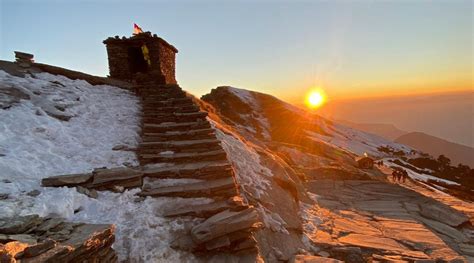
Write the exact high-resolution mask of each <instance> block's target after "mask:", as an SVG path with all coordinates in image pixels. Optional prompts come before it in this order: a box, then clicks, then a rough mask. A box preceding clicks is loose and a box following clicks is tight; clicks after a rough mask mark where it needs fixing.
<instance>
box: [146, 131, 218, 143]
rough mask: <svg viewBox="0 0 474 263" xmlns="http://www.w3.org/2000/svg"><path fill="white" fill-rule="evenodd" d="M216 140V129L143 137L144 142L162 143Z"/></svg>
mask: <svg viewBox="0 0 474 263" xmlns="http://www.w3.org/2000/svg"><path fill="white" fill-rule="evenodd" d="M211 138H216V135H215V133H214V129H212V128H210V129H197V130H189V131H170V132H163V133H144V134H143V135H142V141H143V142H160V141H167V140H172V141H174V140H193V139H196V140H199V139H211Z"/></svg>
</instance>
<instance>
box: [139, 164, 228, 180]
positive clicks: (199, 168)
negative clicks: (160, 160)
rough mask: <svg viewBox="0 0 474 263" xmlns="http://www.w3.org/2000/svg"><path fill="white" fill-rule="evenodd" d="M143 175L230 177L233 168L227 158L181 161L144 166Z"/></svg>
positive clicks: (206, 177) (163, 176)
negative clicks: (223, 159)
mask: <svg viewBox="0 0 474 263" xmlns="http://www.w3.org/2000/svg"><path fill="white" fill-rule="evenodd" d="M143 176H145V177H156V178H178V179H179V178H194V179H216V178H223V177H229V176H230V177H232V176H233V170H232V166H231V165H230V163H229V162H227V160H225V161H218V162H216V161H214V162H195V163H183V164H176V165H172V166H166V167H153V166H152V165H151V166H145V167H144V168H143Z"/></svg>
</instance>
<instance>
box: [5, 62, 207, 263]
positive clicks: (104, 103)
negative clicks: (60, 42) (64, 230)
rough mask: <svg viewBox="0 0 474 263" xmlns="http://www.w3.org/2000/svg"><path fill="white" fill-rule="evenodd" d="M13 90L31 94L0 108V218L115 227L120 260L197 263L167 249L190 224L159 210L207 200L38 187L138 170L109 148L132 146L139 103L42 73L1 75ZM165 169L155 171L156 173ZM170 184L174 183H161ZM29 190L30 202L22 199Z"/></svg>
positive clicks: (128, 157) (127, 156) (111, 90)
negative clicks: (56, 179) (106, 170)
mask: <svg viewBox="0 0 474 263" xmlns="http://www.w3.org/2000/svg"><path fill="white" fill-rule="evenodd" d="M1 86H7V87H15V88H18V89H21V90H27V91H28V94H30V95H31V94H33V95H34V96H33V98H34V99H32V100H20V101H19V102H18V103H16V104H13V105H12V106H11V107H10V108H8V109H5V110H2V109H0V153H1V154H2V155H0V171H1V173H0V193H6V194H8V198H7V199H6V200H0V215H1V216H2V217H3V216H5V217H8V216H15V215H27V214H39V215H40V216H59V217H63V218H65V219H67V220H71V221H77V222H84V223H97V224H107V223H110V224H115V226H116V241H115V243H114V245H113V247H114V249H115V250H116V252H117V254H118V257H119V260H120V261H127V262H199V260H198V259H197V258H195V257H194V256H193V255H192V254H190V253H189V252H184V251H179V250H174V249H172V248H171V247H170V244H171V242H172V241H173V240H174V239H175V235H174V233H175V232H176V231H182V230H183V229H184V227H185V225H189V224H191V225H192V224H195V223H196V220H195V219H190V218H175V219H168V218H165V217H164V216H163V211H164V209H166V208H173V207H178V206H184V205H188V206H189V205H198V204H203V203H208V202H210V201H209V200H207V199H202V198H201V199H199V198H194V199H183V198H165V197H161V198H146V199H145V200H144V201H139V199H137V195H136V194H137V193H138V191H139V189H133V190H129V191H125V192H124V193H112V192H99V193H98V198H97V199H92V198H89V197H87V196H86V195H84V194H80V193H78V192H77V191H76V189H75V188H67V187H62V188H43V187H41V186H40V184H41V179H42V178H44V177H48V176H52V175H59V174H71V173H84V172H88V171H91V170H92V169H94V168H98V167H104V166H105V167H117V166H122V165H124V163H128V164H132V165H136V164H138V162H137V159H136V156H135V154H134V153H133V152H129V151H114V150H113V148H114V146H116V145H126V146H128V147H129V148H135V147H136V146H137V145H138V139H139V135H138V131H139V121H140V119H139V112H140V107H139V101H138V99H137V98H136V97H135V96H134V95H133V94H132V93H130V92H128V91H125V90H123V89H120V88H117V87H112V86H106V85H100V86H92V85H90V84H89V83H87V82H85V81H83V80H71V79H68V78H66V77H63V76H55V75H51V74H47V73H41V74H35V75H32V76H26V77H25V78H20V77H15V76H11V75H9V74H7V73H5V72H3V71H0V87H1ZM58 105H59V106H60V107H59V108H60V109H64V111H61V110H59V111H60V112H62V113H64V114H67V115H70V116H73V117H72V118H71V119H70V120H69V121H61V120H58V119H57V118H54V117H52V116H51V115H48V114H45V111H46V110H51V109H52V107H54V108H55V109H58V108H57V107H56V106H58ZM160 166H164V164H163V165H161V164H157V165H155V167H160ZM166 183H168V184H172V183H174V182H166ZM33 189H37V190H40V191H41V193H40V194H39V195H38V196H37V197H31V196H28V195H27V193H28V192H29V191H31V190H33Z"/></svg>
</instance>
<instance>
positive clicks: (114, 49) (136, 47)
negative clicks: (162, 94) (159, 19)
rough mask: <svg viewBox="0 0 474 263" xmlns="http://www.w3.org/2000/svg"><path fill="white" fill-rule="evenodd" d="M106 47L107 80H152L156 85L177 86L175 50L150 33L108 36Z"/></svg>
mask: <svg viewBox="0 0 474 263" xmlns="http://www.w3.org/2000/svg"><path fill="white" fill-rule="evenodd" d="M103 43H104V44H105V45H106V47H107V55H108V58H109V71H110V77H112V78H115V79H120V80H125V81H133V80H139V79H140V78H153V80H154V81H155V82H157V83H158V84H176V83H177V82H176V77H175V64H176V62H175V59H176V53H178V50H177V49H176V48H175V47H174V46H172V45H171V44H169V43H168V42H166V41H165V40H164V39H162V38H160V37H158V36H157V35H156V34H154V35H152V34H151V33H150V32H144V33H139V34H137V35H134V36H132V37H129V38H126V37H122V38H119V37H118V36H115V37H109V38H107V39H106V40H104V42H103Z"/></svg>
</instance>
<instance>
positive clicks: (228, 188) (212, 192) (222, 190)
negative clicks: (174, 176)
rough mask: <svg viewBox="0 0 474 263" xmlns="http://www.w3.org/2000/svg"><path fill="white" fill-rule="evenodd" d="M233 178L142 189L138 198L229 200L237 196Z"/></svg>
mask: <svg viewBox="0 0 474 263" xmlns="http://www.w3.org/2000/svg"><path fill="white" fill-rule="evenodd" d="M237 194H238V192H237V188H236V185H235V183H234V178H232V177H228V178H221V179H216V180H212V181H202V182H196V183H188V184H183V185H174V186H165V187H159V188H154V189H143V190H142V191H141V192H140V193H139V195H140V196H170V197H212V198H218V197H221V198H229V197H232V196H235V195H237Z"/></svg>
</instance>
